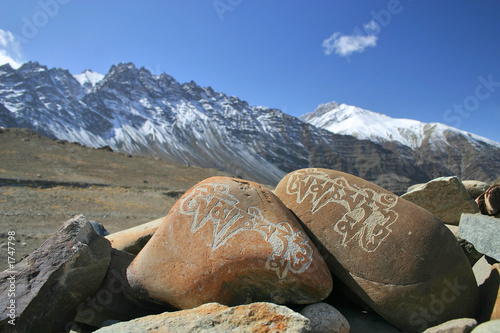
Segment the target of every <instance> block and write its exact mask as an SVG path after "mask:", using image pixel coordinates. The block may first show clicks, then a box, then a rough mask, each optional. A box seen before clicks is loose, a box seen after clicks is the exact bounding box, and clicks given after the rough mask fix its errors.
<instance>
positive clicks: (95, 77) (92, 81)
mask: <svg viewBox="0 0 500 333" xmlns="http://www.w3.org/2000/svg"><path fill="white" fill-rule="evenodd" d="M73 77H74V78H75V79H76V80H77V81H78V82H79V83H80V85H81V86H82V87H83V88H84V89H85V92H86V93H88V92H90V90H91V89H92V88H94V86H95V85H96V84H97V83H99V81H101V80H102V79H103V78H104V75H102V74H100V73H96V72H94V71H93V70H90V69H87V70H85V71H83V72H82V73H81V74H76V75H73Z"/></svg>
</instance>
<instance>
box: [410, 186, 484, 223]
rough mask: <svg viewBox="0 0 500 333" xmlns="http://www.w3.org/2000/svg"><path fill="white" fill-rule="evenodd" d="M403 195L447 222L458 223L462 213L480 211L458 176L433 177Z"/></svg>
mask: <svg viewBox="0 0 500 333" xmlns="http://www.w3.org/2000/svg"><path fill="white" fill-rule="evenodd" d="M401 197H402V198H404V199H406V200H408V201H411V202H413V203H414V204H417V205H419V206H420V207H422V208H425V209H427V210H428V211H429V212H431V213H432V214H434V215H436V216H437V217H438V218H439V219H440V220H441V221H442V222H444V223H447V224H454V225H458V223H459V221H460V215H461V214H462V213H478V212H479V208H478V206H477V204H476V202H474V200H472V199H471V197H470V195H469V193H468V192H467V190H466V189H465V187H464V185H463V184H462V182H461V181H460V180H459V179H458V178H457V177H441V178H436V179H433V180H431V181H430V182H428V183H426V184H424V185H422V186H419V187H417V188H416V189H414V190H413V191H411V192H407V193H405V194H403V195H402V196H401Z"/></svg>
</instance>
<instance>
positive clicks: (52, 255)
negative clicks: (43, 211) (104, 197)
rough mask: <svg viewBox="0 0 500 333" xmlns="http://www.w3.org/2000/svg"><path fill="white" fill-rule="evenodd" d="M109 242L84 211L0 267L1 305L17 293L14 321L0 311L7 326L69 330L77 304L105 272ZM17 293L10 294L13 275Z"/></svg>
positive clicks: (10, 328) (3, 326) (0, 322)
mask: <svg viewBox="0 0 500 333" xmlns="http://www.w3.org/2000/svg"><path fill="white" fill-rule="evenodd" d="M110 253H111V245H110V243H109V241H108V240H106V239H105V238H103V237H101V236H99V235H97V234H96V233H95V231H94V229H93V228H92V225H91V224H90V223H89V222H88V221H87V219H86V218H85V216H83V215H79V216H76V217H75V218H73V219H70V220H68V221H67V222H65V223H64V225H63V226H62V227H61V228H60V229H59V230H58V231H57V232H56V233H55V234H54V235H52V236H51V237H50V238H49V239H47V240H46V241H45V242H44V243H43V244H42V245H41V246H40V247H39V248H38V249H37V250H35V251H34V252H33V253H31V254H30V255H29V256H27V257H26V258H24V259H23V260H22V261H20V262H19V263H18V264H17V265H15V266H14V267H13V268H12V269H11V271H14V272H10V271H9V270H6V271H3V272H2V273H0V306H1V308H2V309H6V308H7V304H8V303H9V302H10V300H12V299H15V305H16V311H15V312H16V313H15V318H14V320H15V323H16V325H15V326H12V325H10V324H9V323H8V321H9V320H12V319H13V318H10V317H9V316H8V313H7V312H5V311H2V314H1V315H0V330H1V329H3V330H4V331H6V332H9V331H17V332H63V331H67V330H69V328H70V327H71V325H72V321H73V319H74V317H75V314H76V312H77V306H78V305H79V304H80V303H81V302H83V300H84V299H86V298H87V297H89V296H92V295H93V294H94V293H95V292H96V291H97V289H98V288H99V285H100V284H101V281H102V279H103V278H104V276H105V274H106V270H107V268H108V264H109V261H110ZM12 277H14V279H15V291H14V292H15V298H13V297H10V295H9V292H11V291H10V289H9V288H10V285H11V281H12V280H11V278H12Z"/></svg>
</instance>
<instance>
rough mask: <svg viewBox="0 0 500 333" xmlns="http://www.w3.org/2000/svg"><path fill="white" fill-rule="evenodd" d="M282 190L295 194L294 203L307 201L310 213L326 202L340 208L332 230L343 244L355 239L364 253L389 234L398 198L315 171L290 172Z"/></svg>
mask: <svg viewBox="0 0 500 333" xmlns="http://www.w3.org/2000/svg"><path fill="white" fill-rule="evenodd" d="M286 191H287V194H289V195H295V197H296V202H297V203H303V202H304V201H306V200H307V202H310V204H311V213H313V214H314V213H316V212H318V211H319V210H320V209H322V208H324V207H326V206H328V205H330V204H332V205H337V206H339V207H343V208H344V209H345V213H344V214H343V216H342V218H340V219H339V220H338V221H335V222H334V224H333V229H334V230H335V231H336V232H337V233H339V234H341V235H342V241H341V244H342V246H344V247H346V246H347V245H348V244H349V243H350V242H352V241H355V240H357V243H358V245H359V246H360V247H361V248H362V249H363V250H365V251H366V252H373V251H375V250H376V249H377V247H378V246H379V245H380V243H382V241H383V240H384V239H385V238H386V237H387V236H388V235H389V234H390V233H391V229H390V225H391V224H392V223H394V221H396V219H397V217H398V214H397V213H396V212H395V211H394V210H392V209H391V208H392V207H394V205H396V202H397V200H398V197H397V196H396V195H393V194H379V193H377V192H375V191H373V190H371V189H369V188H357V187H355V186H352V185H350V184H349V183H348V182H347V180H346V179H345V178H343V177H337V178H331V177H330V176H328V174H326V173H324V172H321V171H318V170H316V171H313V172H311V171H309V172H308V173H307V174H306V173H304V172H302V171H297V172H295V173H293V174H292V175H291V177H290V178H289V180H288V183H287V187H286Z"/></svg>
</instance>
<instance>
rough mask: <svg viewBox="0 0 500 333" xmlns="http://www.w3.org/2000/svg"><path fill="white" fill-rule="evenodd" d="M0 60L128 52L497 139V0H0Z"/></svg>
mask: <svg viewBox="0 0 500 333" xmlns="http://www.w3.org/2000/svg"><path fill="white" fill-rule="evenodd" d="M0 5H1V7H2V9H3V10H2V11H1V12H0V62H5V61H11V62H18V63H21V62H23V61H28V60H32V61H38V62H40V63H41V64H44V65H47V66H48V67H62V68H66V69H68V70H70V72H71V73H73V74H77V73H80V72H82V71H83V70H85V69H87V68H90V69H92V70H94V71H97V72H100V73H103V74H106V73H107V71H108V70H109V68H110V67H111V66H112V65H113V64H117V63H119V62H130V61H131V62H133V63H135V64H136V66H138V67H141V66H144V67H146V68H147V69H149V70H150V71H152V72H153V73H155V74H160V73H163V72H166V73H168V74H170V75H172V76H173V77H174V78H176V79H177V80H178V81H180V82H189V81H191V80H194V81H195V82H196V83H198V84H199V85H202V86H211V87H213V88H214V89H215V90H217V91H221V92H225V93H226V94H228V95H235V96H238V97H240V98H241V99H243V100H246V101H248V102H249V103H250V104H251V105H265V106H270V107H274V108H278V109H280V110H282V111H284V112H286V113H288V114H291V115H295V116H298V115H301V114H304V113H307V112H312V111H314V109H315V108H316V107H317V106H318V104H321V103H326V102H330V101H334V100H335V101H337V102H339V103H346V104H351V105H356V106H359V107H362V108H365V109H368V110H371V111H375V112H380V113H385V114H387V115H389V116H391V117H398V118H410V119H417V120H421V121H424V122H441V123H445V124H448V125H450V126H454V127H457V128H460V129H463V130H466V131H470V132H472V133H475V134H479V135H482V136H485V137H487V138H490V139H493V140H495V141H499V142H500V130H499V124H500V2H499V1H498V0H481V1H472V0H441V1H432V0H413V1H412V0H383V1H379V0H374V1H360V0H337V1H326V0H318V1H306V0H304V1H299V0H296V1H284V0H274V1H262V0H215V1H214V0H208V1H204V0H182V1H142V2H139V1H130V0H122V1H97V0H86V1H82V0H22V1H19V0H0Z"/></svg>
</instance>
